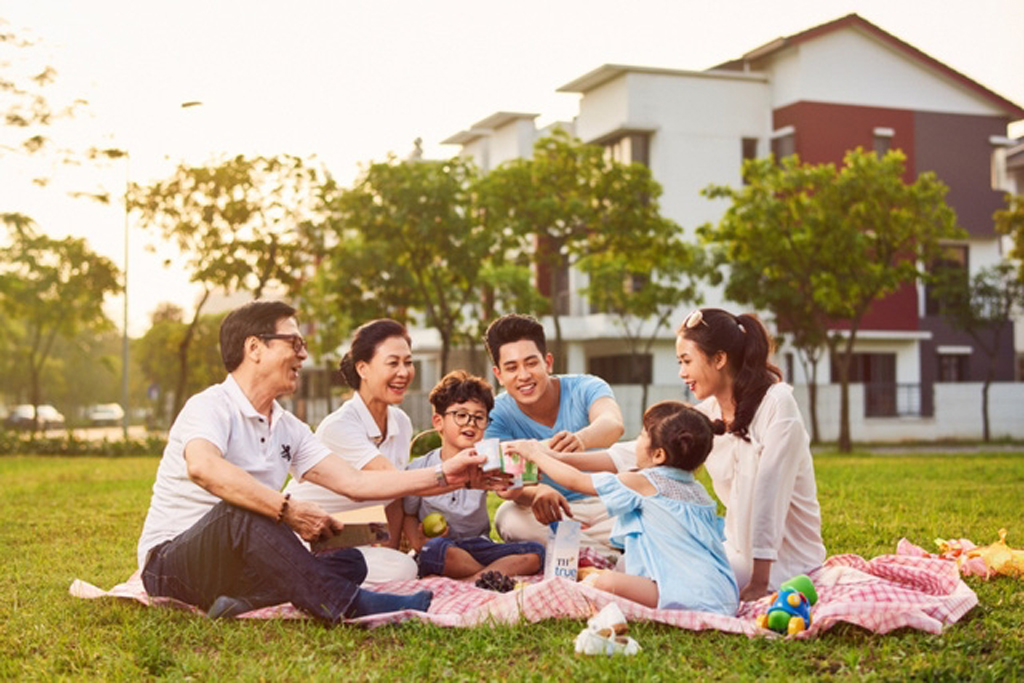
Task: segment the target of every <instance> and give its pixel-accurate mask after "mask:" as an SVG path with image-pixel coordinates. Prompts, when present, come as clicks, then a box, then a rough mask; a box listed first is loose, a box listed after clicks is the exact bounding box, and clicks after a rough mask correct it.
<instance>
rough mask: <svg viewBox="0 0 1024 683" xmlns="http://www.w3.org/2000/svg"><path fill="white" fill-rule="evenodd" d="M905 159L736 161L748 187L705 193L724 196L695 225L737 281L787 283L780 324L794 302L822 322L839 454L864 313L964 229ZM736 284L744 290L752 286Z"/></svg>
mask: <svg viewBox="0 0 1024 683" xmlns="http://www.w3.org/2000/svg"><path fill="white" fill-rule="evenodd" d="M905 161H906V157H905V156H904V155H903V153H902V152H900V151H899V150H894V151H891V152H889V153H888V154H886V155H885V156H883V157H879V156H878V155H876V154H874V153H873V152H865V151H863V150H862V149H859V148H858V149H856V150H853V151H850V152H848V153H847V154H846V156H845V158H844V159H843V165H842V167H841V168H838V169H837V168H835V166H834V165H833V164H821V165H818V166H813V165H806V164H801V163H800V161H799V158H797V157H795V156H794V157H790V158H787V159H784V160H783V162H782V167H781V169H775V168H774V167H773V164H772V163H771V162H770V161H768V160H758V161H756V162H754V163H751V164H749V165H747V166H745V172H746V179H747V181H748V183H749V184H748V185H746V186H745V187H743V188H742V189H738V190H735V189H732V188H728V187H720V186H710V187H709V188H707V189H706V190H705V194H706V195H707V196H709V197H712V198H725V199H729V200H731V202H732V203H731V205H730V206H729V208H728V209H727V210H726V213H725V215H724V216H723V218H722V220H721V221H720V222H719V224H718V226H717V227H711V226H705V228H703V235H704V237H705V239H707V240H709V241H710V242H713V243H717V244H719V245H720V246H721V247H722V248H723V249H724V250H725V252H724V253H725V256H726V258H727V259H728V260H729V262H730V263H731V264H734V266H735V267H737V268H738V269H739V270H740V272H741V275H740V277H741V278H757V277H763V278H764V282H766V283H770V284H771V286H772V291H776V289H775V288H776V287H780V288H784V287H785V286H786V282H789V283H790V286H791V287H792V288H793V290H794V292H799V297H800V299H803V300H804V301H803V303H802V304H800V303H799V302H797V304H795V305H794V304H792V302H790V303H789V304H787V303H786V302H784V301H783V302H776V303H777V305H778V309H779V310H782V309H783V308H787V309H788V308H789V307H790V306H791V305H792V307H793V308H794V309H795V310H793V311H789V313H788V314H787V316H785V317H781V318H780V322H783V323H785V322H786V321H791V320H793V319H794V314H797V317H798V314H799V311H800V305H803V306H807V308H806V309H805V310H806V311H807V312H808V313H809V314H811V315H813V316H814V319H816V320H817V319H821V320H825V319H827V320H829V321H830V328H831V331H830V333H829V334H828V335H827V336H826V343H827V345H828V347H829V350H830V351H831V353H832V356H833V358H834V362H835V363H836V366H837V370H838V374H839V378H840V385H841V387H840V427H839V449H840V451H842V452H849V451H850V450H851V447H852V443H851V437H850V412H849V376H850V362H851V359H852V357H853V347H854V344H855V342H856V339H857V333H858V331H859V330H860V327H861V324H862V321H863V319H864V316H865V314H866V313H867V312H868V310H869V309H870V307H871V305H872V304H873V303H874V302H875V301H878V300H879V299H881V298H883V297H886V296H888V295H890V294H892V293H894V292H895V291H896V290H897V289H898V288H899V287H900V286H902V285H903V284H904V283H908V282H914V281H915V280H916V279H917V278H919V277H924V276H925V273H924V272H923V271H922V269H921V264H923V263H929V262H930V261H931V260H932V259H933V258H934V256H935V254H937V253H938V250H939V242H940V240H943V239H954V238H959V237H961V236H962V235H963V231H962V230H961V229H960V228H958V227H957V224H956V215H955V213H954V212H953V210H952V209H950V208H949V206H948V205H947V204H946V202H945V194H946V191H947V188H946V186H945V185H944V184H943V183H941V182H940V181H939V180H938V179H936V177H935V175H934V174H932V173H922V174H921V175H920V176H918V178H917V180H915V181H914V182H913V183H908V182H906V181H905V180H904V179H903V175H904V166H905ZM779 242H784V247H783V246H782V245H780V244H778V243H779ZM769 255H770V257H769ZM759 273H760V274H761V275H758V274H759ZM765 286H767V285H765ZM737 287H739V288H742V290H743V291H745V292H747V293H749V292H750V288H751V287H752V285H751V284H742V285H740V284H738V285H737ZM819 316H820V318H819ZM838 323H842V326H845V328H846V329H840V327H842V326H840V325H838Z"/></svg>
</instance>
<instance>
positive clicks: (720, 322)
mask: <svg viewBox="0 0 1024 683" xmlns="http://www.w3.org/2000/svg"><path fill="white" fill-rule="evenodd" d="M677 335H678V336H677V338H676V355H677V357H678V360H679V377H680V379H682V380H683V381H684V382H686V384H687V386H688V387H689V388H690V391H691V392H692V393H693V395H694V396H696V397H697V398H698V399H700V401H701V403H700V404H699V405H697V406H696V409H697V410H699V411H701V412H702V413H704V414H705V415H707V416H708V417H709V418H710V419H712V420H716V421H718V420H721V421H722V422H723V423H724V426H725V428H726V433H724V434H723V435H721V436H717V437H716V438H715V440H714V446H713V448H712V450H711V453H710V455H709V456H708V459H707V463H706V467H707V470H708V474H709V475H711V480H712V483H713V485H714V489H715V493H716V494H717V495H718V498H719V499H720V500H721V501H722V502H723V503H724V504H725V506H726V514H725V536H726V542H725V548H726V552H727V553H728V555H729V562H730V564H731V565H732V568H733V571H734V572H735V575H736V582H737V584H738V585H739V586H740V598H741V599H742V600H756V599H757V598H760V597H762V596H764V595H767V594H768V593H769V592H771V591H772V590H776V589H777V588H778V587H779V584H780V583H782V582H783V581H786V580H788V579H790V578H792V577H793V576H796V575H797V574H806V573H808V572H810V571H812V570H813V569H815V568H817V567H819V566H820V565H821V563H822V562H823V561H824V560H825V546H824V544H823V543H822V540H821V509H820V507H819V505H818V495H817V486H816V483H815V479H814V464H813V461H812V459H811V451H810V439H809V438H808V436H807V430H806V429H805V428H804V423H803V418H802V417H801V415H800V410H799V408H798V407H797V404H796V400H795V399H794V398H793V388H792V387H791V386H790V385H788V384H785V383H784V382H782V373H781V371H779V369H778V368H777V367H775V366H774V365H772V363H771V362H770V361H769V355H770V354H771V351H772V343H771V339H770V338H769V336H768V332H767V330H765V328H764V325H762V324H761V321H760V320H758V319H757V317H755V316H754V315H751V314H743V315H733V314H732V313H729V312H728V311H724V310H722V309H719V308H701V309H697V310H695V311H693V312H692V313H690V315H688V316H687V317H686V319H685V320H684V321H683V324H682V325H681V326H680V327H679V330H678V332H677Z"/></svg>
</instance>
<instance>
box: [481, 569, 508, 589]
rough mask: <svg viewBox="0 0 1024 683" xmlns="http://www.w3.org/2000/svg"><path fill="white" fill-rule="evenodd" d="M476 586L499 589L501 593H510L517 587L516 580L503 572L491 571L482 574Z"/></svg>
mask: <svg viewBox="0 0 1024 683" xmlns="http://www.w3.org/2000/svg"><path fill="white" fill-rule="evenodd" d="M476 587H477V588H483V589H485V590H489V591H498V592H499V593H508V592H509V591H511V590H514V589H515V587H516V582H515V581H513V580H512V578H511V577H509V576H506V575H505V574H502V573H501V572H495V571H490V572H484V573H483V574H481V575H480V578H479V579H477V580H476Z"/></svg>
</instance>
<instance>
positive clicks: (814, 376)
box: [807, 363, 821, 445]
mask: <svg viewBox="0 0 1024 683" xmlns="http://www.w3.org/2000/svg"><path fill="white" fill-rule="evenodd" d="M807 401H808V402H809V403H810V406H809V408H810V413H811V444H812V445H816V444H819V443H821V432H820V431H819V430H818V364H817V363H815V364H814V365H812V366H811V381H810V383H808V385H807Z"/></svg>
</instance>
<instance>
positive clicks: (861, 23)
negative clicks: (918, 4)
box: [713, 14, 1024, 118]
mask: <svg viewBox="0 0 1024 683" xmlns="http://www.w3.org/2000/svg"><path fill="white" fill-rule="evenodd" d="M846 28H854V29H858V30H861V31H863V32H864V33H866V34H868V35H869V36H871V37H873V38H875V39H876V40H878V41H880V42H882V43H885V44H886V45H888V46H889V47H891V48H894V49H895V50H896V51H897V52H902V53H903V54H904V55H906V56H908V57H910V58H911V59H915V60H917V61H918V62H921V63H922V64H924V65H925V66H926V67H928V68H930V69H932V70H934V71H937V72H939V73H940V74H942V75H944V76H947V77H948V78H951V79H952V80H953V81H955V82H957V83H959V84H960V85H962V86H964V87H966V88H967V89H968V90H972V91H974V93H975V94H978V95H981V96H982V97H983V98H985V99H986V100H988V101H989V102H992V103H993V104H995V105H996V106H998V107H1000V108H1001V109H1004V110H1005V111H1006V113H1007V114H1008V115H1010V116H1013V117H1015V118H1024V108H1022V107H1021V106H1020V105H1018V104H1016V103H1014V102H1011V101H1010V100H1008V99H1006V98H1005V97H1003V96H1002V95H1000V94H998V93H996V92H993V91H992V90H989V89H988V88H986V87H985V86H983V85H982V84H980V83H978V82H977V81H975V80H973V79H971V78H968V77H967V76H965V75H964V74H962V73H960V72H959V71H957V70H956V69H953V68H952V67H950V66H947V65H946V64H943V63H942V62H940V61H939V60H937V59H935V58H934V57H932V56H931V55H928V54H926V53H924V52H922V51H921V50H919V49H917V48H916V47H914V46H913V45H911V44H910V43H907V42H906V41H903V40H900V39H899V38H897V37H896V36H894V35H892V34H891V33H889V32H887V31H884V30H883V29H881V28H879V27H878V26H875V25H874V24H872V23H871V22H870V21H868V20H867V19H864V18H863V17H861V16H860V15H859V14H847V15H846V16H845V17H840V18H839V19H834V20H832V21H829V22H826V23H824V24H820V25H818V26H814V27H812V28H809V29H807V30H805V31H801V32H800V33H794V34H793V35H791V36H785V37H782V38H776V39H775V40H773V41H771V42H768V43H765V44H764V45H762V46H761V47H758V48H755V49H753V50H751V51H750V52H747V53H746V54H744V55H743V57H742V59H740V60H733V61H730V62H725V63H723V64H720V65H718V66H716V67H713V70H716V69H736V68H738V66H739V65H741V64H744V63H745V64H751V65H753V63H754V62H759V61H761V60H764V59H766V58H768V57H770V56H772V55H774V54H776V53H777V52H779V51H781V50H785V49H788V48H791V47H794V46H796V45H800V44H801V43H806V42H808V41H811V40H814V39H815V38H818V37H820V36H823V35H825V34H828V33H833V32H835V31H840V30H843V29H846Z"/></svg>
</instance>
